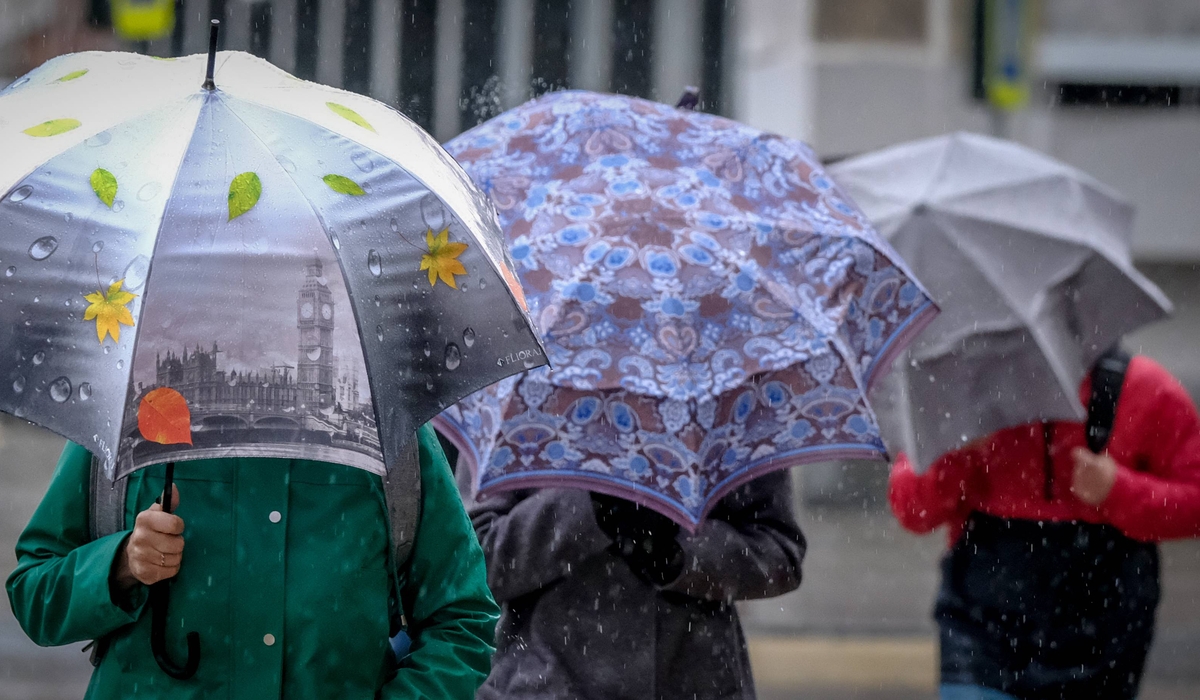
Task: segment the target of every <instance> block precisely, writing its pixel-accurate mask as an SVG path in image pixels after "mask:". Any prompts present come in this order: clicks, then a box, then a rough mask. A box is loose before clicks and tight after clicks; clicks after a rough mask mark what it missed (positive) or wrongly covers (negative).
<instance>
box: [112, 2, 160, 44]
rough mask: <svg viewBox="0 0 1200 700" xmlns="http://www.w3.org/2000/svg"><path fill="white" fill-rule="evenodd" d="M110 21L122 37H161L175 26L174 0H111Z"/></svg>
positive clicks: (134, 39)
mask: <svg viewBox="0 0 1200 700" xmlns="http://www.w3.org/2000/svg"><path fill="white" fill-rule="evenodd" d="M112 21H113V29H115V30H116V32H117V36H119V37H121V38H122V39H128V40H129V41H151V40H153V39H162V38H163V37H165V36H167V35H169V34H170V33H171V30H173V29H174V28H175V0H112Z"/></svg>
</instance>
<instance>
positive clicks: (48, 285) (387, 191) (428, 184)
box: [0, 52, 545, 477]
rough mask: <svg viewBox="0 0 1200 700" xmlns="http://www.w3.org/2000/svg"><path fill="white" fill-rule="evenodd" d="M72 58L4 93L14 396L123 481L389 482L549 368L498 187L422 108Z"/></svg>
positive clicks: (5, 296) (18, 407) (6, 376)
mask: <svg viewBox="0 0 1200 700" xmlns="http://www.w3.org/2000/svg"><path fill="white" fill-rule="evenodd" d="M208 68H209V76H210V77H211V80H209V81H208V82H207V83H206V84H205V85H204V86H203V87H202V81H204V79H205V77H206V76H205V73H206V63H205V57H204V56H192V57H188V58H182V59H178V60H165V61H164V60H157V59H153V58H149V57H144V56H136V55H131V54H122V53H100V52H92V53H81V54H74V55H69V56H63V57H60V58H56V59H54V60H51V61H50V62H48V63H46V64H45V65H43V66H41V67H40V68H38V69H36V70H34V71H33V72H31V73H30V74H28V75H26V76H25V77H23V78H20V79H19V80H17V81H16V82H15V83H14V84H13V85H11V86H9V87H8V88H7V89H5V90H4V91H3V92H0V152H2V153H4V154H5V157H4V160H3V162H2V163H0V356H3V357H4V358H5V361H4V362H3V363H0V410H3V411H6V412H9V413H12V414H15V415H17V416H21V417H23V418H26V419H28V420H30V421H33V422H35V423H38V424H39V425H42V426H44V427H46V428H49V429H51V430H53V431H55V432H57V433H59V434H61V435H63V436H64V437H66V438H68V439H70V440H72V441H75V442H77V443H79V444H81V445H83V446H85V447H87V448H88V449H89V450H91V451H92V452H93V453H94V454H95V455H97V456H98V457H99V458H101V459H102V460H103V461H104V464H105V466H106V468H107V469H108V471H109V473H110V474H111V475H112V476H114V477H120V476H123V475H125V474H128V473H129V472H130V471H132V470H135V469H138V468H140V467H143V466H146V465H148V464H154V463H161V462H168V461H179V460H187V459H199V458H208V457H227V456H264V457H285V458H306V459H317V460H322V461H328V462H336V463H342V464H348V465H352V466H355V467H360V468H363V469H367V470H370V471H373V472H376V473H380V474H382V473H384V472H385V470H386V468H387V466H388V465H390V464H392V463H393V461H394V459H395V457H396V455H397V454H398V451H399V450H400V449H401V448H402V447H403V446H404V445H405V444H406V443H407V442H408V440H409V439H410V438H411V437H412V435H413V433H414V431H415V430H416V428H417V427H418V426H419V425H420V424H421V423H423V422H425V421H426V420H428V419H429V418H431V417H432V416H433V415H435V414H436V413H438V412H439V411H441V410H442V409H443V408H445V407H446V406H448V405H450V404H452V403H454V402H455V401H457V400H458V399H460V398H461V397H463V396H466V395H467V394H469V393H471V392H473V391H475V390H477V389H479V388H481V387H483V386H486V385H488V384H490V383H492V382H495V381H497V380H499V379H501V378H503V377H505V376H508V375H510V374H512V373H514V372H518V371H523V370H525V369H526V368H528V367H533V366H538V365H540V364H544V362H545V359H544V358H545V356H544V352H543V350H542V348H541V345H540V343H539V341H538V339H537V337H536V335H535V334H534V332H533V330H532V327H531V324H530V321H529V317H528V314H527V312H526V310H525V308H524V299H523V297H522V296H521V291H520V287H519V286H518V285H517V283H516V281H515V277H514V276H513V274H512V272H510V268H509V263H508V261H507V259H506V257H505V256H506V253H505V251H504V246H503V245H502V238H501V233H500V231H499V228H498V225H497V223H496V219H495V214H494V212H493V210H492V207H491V204H490V203H489V201H488V199H487V198H486V197H485V196H484V195H482V194H481V193H480V192H479V191H478V190H476V189H475V187H474V186H473V185H472V184H471V183H470V181H469V180H468V179H467V178H466V176H465V175H464V174H463V173H462V171H461V170H460V169H459V167H458V166H457V165H456V164H455V163H454V161H453V160H452V159H451V158H450V157H449V156H448V155H447V154H446V153H445V152H444V151H443V150H442V149H441V148H440V147H439V146H438V145H437V144H436V142H434V141H433V139H431V138H430V137H429V136H428V135H427V134H425V133H424V132H423V131H421V130H420V129H419V128H418V127H417V126H415V125H414V124H412V122H410V121H408V120H407V119H405V118H403V117H402V116H400V115H399V114H397V113H396V112H395V111H393V110H391V109H390V108H388V107H386V106H385V105H382V104H380V103H378V102H375V101H373V100H370V99H367V98H365V97H361V96H358V95H353V94H350V93H347V92H343V91H340V90H335V89H332V88H328V87H325V86H321V85H316V84H312V83H306V82H303V81H299V80H297V79H295V78H293V77H292V76H290V75H288V74H286V73H284V72H282V71H280V70H278V69H276V68H274V67H272V66H271V65H270V64H268V63H266V62H265V61H261V60H259V59H257V58H254V57H252V56H249V55H247V54H242V53H220V54H215V55H213V56H210V57H209V62H208Z"/></svg>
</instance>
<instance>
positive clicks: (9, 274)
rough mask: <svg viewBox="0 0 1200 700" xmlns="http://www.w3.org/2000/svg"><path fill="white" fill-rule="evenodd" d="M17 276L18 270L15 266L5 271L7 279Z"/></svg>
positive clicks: (10, 266)
mask: <svg viewBox="0 0 1200 700" xmlns="http://www.w3.org/2000/svg"><path fill="white" fill-rule="evenodd" d="M15 274H17V268H16V267H15V266H13V265H9V266H8V269H7V270H5V271H4V276H5V277H12V276H13V275H15Z"/></svg>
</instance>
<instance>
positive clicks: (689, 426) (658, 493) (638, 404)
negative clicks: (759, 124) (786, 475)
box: [437, 92, 936, 529]
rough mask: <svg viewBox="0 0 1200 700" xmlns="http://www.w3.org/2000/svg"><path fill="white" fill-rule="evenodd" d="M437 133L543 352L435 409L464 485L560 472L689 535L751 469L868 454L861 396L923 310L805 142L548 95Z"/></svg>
mask: <svg viewBox="0 0 1200 700" xmlns="http://www.w3.org/2000/svg"><path fill="white" fill-rule="evenodd" d="M447 149H448V150H449V151H450V152H451V153H452V154H454V156H455V157H456V158H458V159H459V162H461V163H462V164H463V166H464V167H465V169H466V171H467V172H468V174H470V175H471V177H472V178H473V179H474V180H475V181H476V183H478V184H479V186H480V187H481V188H482V189H484V190H485V191H486V192H488V193H489V194H490V195H491V196H492V198H493V199H494V200H495V202H496V205H497V207H498V209H499V212H500V218H501V223H502V225H503V227H504V229H505V233H506V236H507V239H508V244H509V250H510V252H511V255H512V258H513V259H514V260H515V263H516V266H517V272H518V274H519V276H520V277H521V280H522V283H523V286H524V288H525V291H526V294H528V295H529V304H530V310H531V314H532V315H533V317H534V320H535V322H536V323H537V324H538V326H539V328H540V329H541V331H542V332H543V334H544V342H545V343H546V347H547V350H548V352H549V354H550V359H551V361H552V363H553V365H554V367H555V368H556V369H555V370H554V371H553V372H546V371H544V370H537V371H534V372H530V373H528V374H526V375H523V376H522V377H520V378H518V379H512V380H506V381H505V382H502V383H501V384H500V385H497V386H496V387H492V388H490V389H487V390H484V391H481V392H479V393H477V394H475V395H473V396H471V397H469V398H468V399H466V400H464V401H462V402H460V403H459V404H458V405H457V406H455V407H453V408H452V409H450V410H448V411H447V412H446V413H444V414H442V416H440V417H439V418H438V419H437V420H438V421H439V425H440V426H441V428H442V429H443V430H444V431H445V432H446V433H447V434H448V435H449V437H450V438H451V439H452V440H453V441H455V442H456V444H457V445H458V446H459V448H460V450H461V452H462V454H463V456H464V457H465V458H466V460H467V462H468V464H470V465H471V466H472V467H473V468H474V469H475V471H476V474H477V479H478V484H477V485H478V488H479V490H480V492H481V493H484V494H486V493H489V492H495V491H502V490H508V489H519V488H530V487H541V486H577V487H581V488H586V489H591V490H593V491H598V492H604V493H609V494H612V495H617V496H621V497H624V498H628V499H632V500H635V501H638V502H640V503H643V504H645V505H648V506H650V507H652V508H655V509H656V510H659V511H660V512H662V513H664V514H666V515H668V516H669V517H672V518H673V519H675V520H676V521H677V522H679V523H680V524H682V525H684V526H685V527H688V528H692V529H694V528H695V527H696V526H697V525H698V523H699V522H700V521H701V520H702V519H703V517H704V515H705V514H706V513H707V512H708V510H709V509H710V508H711V507H712V506H713V505H714V504H715V503H716V501H717V500H718V499H720V497H721V496H722V495H723V494H725V493H727V492H729V491H730V490H731V489H733V488H736V487H737V486H738V485H739V484H742V483H744V482H746V481H747V480H749V479H751V478H753V477H755V476H757V475H759V474H763V473H766V472H768V471H771V470H776V469H784V468H787V467H790V466H793V465H796V464H799V463H802V462H806V461H814V460H824V459H834V458H839V457H856V458H869V457H875V458H878V457H879V456H881V455H882V454H883V444H882V442H881V440H880V438H879V435H878V430H877V428H876V424H875V418H874V416H873V415H872V412H871V408H870V406H869V405H868V404H867V402H866V400H865V398H864V395H865V391H866V389H867V387H869V386H870V384H871V382H872V381H873V380H874V379H875V378H876V377H877V376H878V371H879V369H880V368H881V367H884V366H886V365H887V363H888V360H889V358H890V357H891V356H893V355H894V354H895V353H896V352H898V351H899V350H900V349H901V348H902V347H903V346H904V345H905V343H906V342H907V340H908V339H909V338H910V337H911V336H912V335H913V334H914V333H916V332H917V331H918V330H919V329H920V328H921V327H922V326H923V325H924V324H925V323H926V322H927V321H928V320H929V319H930V318H932V316H933V315H934V314H935V313H936V309H935V307H934V305H933V304H932V303H930V301H929V299H928V298H927V296H926V294H925V293H924V291H923V290H922V288H921V287H920V285H919V284H918V283H917V282H916V280H915V279H914V278H913V277H912V275H910V274H909V273H908V271H907V269H906V268H905V267H904V265H903V264H902V263H901V262H900V261H899V259H898V258H897V257H896V256H895V255H894V253H893V252H892V251H891V249H890V248H889V246H888V245H887V244H886V243H884V242H883V240H882V239H881V238H879V237H878V235H877V234H876V233H875V232H874V231H873V230H872V229H871V227H870V225H869V224H868V223H867V222H866V220H865V217H863V216H862V215H861V214H860V213H859V212H858V211H857V210H856V209H855V208H853V207H852V206H851V205H850V204H848V202H847V200H846V198H845V197H844V196H843V195H842V194H841V193H840V192H839V191H838V189H837V187H836V186H835V185H834V184H833V183H832V182H831V181H830V180H829V179H828V178H826V177H825V174H824V172H823V171H822V169H821V167H820V165H819V163H818V161H817V159H816V158H815V156H814V155H813V153H812V151H811V150H810V149H809V148H808V147H807V146H805V145H804V144H801V143H799V142H796V141H792V140H788V139H784V138H782V137H779V136H774V135H771V134H765V133H763V132H760V131H757V130H755V129H752V128H749V127H747V126H744V125H741V124H738V123H736V122H733V121H730V120H727V119H723V118H720V117H715V116H711V115H705V114H698V113H693V112H690V111H685V110H681V109H676V108H672V107H669V106H666V105H662V104H657V103H653V102H648V101H645V100H639V99H634V98H626V97H618V96H609V95H598V94H592V93H583V92H560V93H555V94H552V95H548V96H545V97H543V98H540V99H538V100H535V101H533V102H530V103H528V104H526V105H524V106H522V107H519V108H517V109H515V110H513V111H511V112H508V113H506V114H503V115H501V116H499V117H497V118H495V119H493V120H492V121H490V122H488V123H486V124H483V125H481V126H479V127H477V128H475V129H472V130H470V131H468V132H466V133H464V134H462V135H461V136H459V137H457V138H455V139H454V140H453V141H451V142H450V143H448V144H447Z"/></svg>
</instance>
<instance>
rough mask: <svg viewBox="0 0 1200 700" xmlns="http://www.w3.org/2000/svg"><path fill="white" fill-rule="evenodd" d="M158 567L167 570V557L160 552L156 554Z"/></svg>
mask: <svg viewBox="0 0 1200 700" xmlns="http://www.w3.org/2000/svg"><path fill="white" fill-rule="evenodd" d="M158 565H159V566H161V567H162V568H164V569H165V568H167V555H166V554H164V553H162V552H159V553H158Z"/></svg>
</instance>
